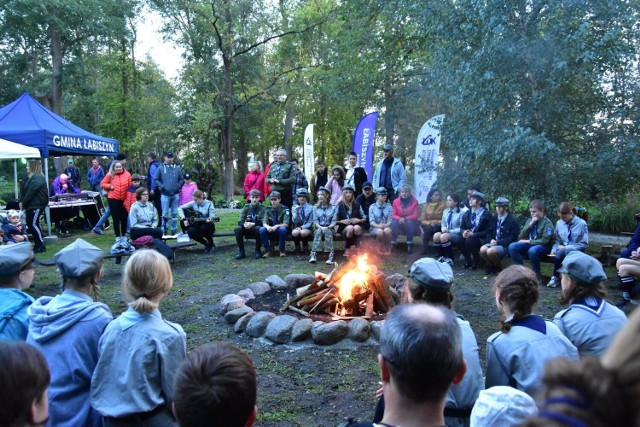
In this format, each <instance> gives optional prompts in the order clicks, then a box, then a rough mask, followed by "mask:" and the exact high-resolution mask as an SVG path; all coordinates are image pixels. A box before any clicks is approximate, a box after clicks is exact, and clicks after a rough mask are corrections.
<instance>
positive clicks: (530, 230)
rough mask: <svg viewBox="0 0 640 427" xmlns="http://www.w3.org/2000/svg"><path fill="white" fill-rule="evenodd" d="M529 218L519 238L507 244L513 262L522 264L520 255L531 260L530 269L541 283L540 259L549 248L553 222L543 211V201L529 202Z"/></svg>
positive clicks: (551, 241)
mask: <svg viewBox="0 0 640 427" xmlns="http://www.w3.org/2000/svg"><path fill="white" fill-rule="evenodd" d="M529 213H530V215H531V217H530V218H528V219H527V222H525V224H524V227H522V230H521V231H520V236H519V237H520V240H518V241H517V242H513V243H511V244H510V245H509V255H510V256H511V261H513V263H514V264H518V265H522V262H523V260H522V256H523V255H527V256H528V258H529V261H530V262H531V269H532V270H533V272H534V273H536V276H537V277H538V281H539V282H540V284H542V275H541V272H540V260H541V259H542V257H544V256H545V255H547V254H548V253H549V251H550V250H551V245H552V243H553V240H552V239H553V224H552V223H551V220H550V219H549V218H547V217H546V216H545V215H544V213H545V209H544V202H543V201H542V200H532V201H531V203H529Z"/></svg>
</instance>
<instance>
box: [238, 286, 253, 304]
mask: <svg viewBox="0 0 640 427" xmlns="http://www.w3.org/2000/svg"><path fill="white" fill-rule="evenodd" d="M238 295H239V296H241V297H242V298H244V300H245V301H249V300H252V299H255V297H256V295H255V294H254V293H253V291H252V290H251V289H249V288H247V289H243V290H241V291H239V292H238Z"/></svg>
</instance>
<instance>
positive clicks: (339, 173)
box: [327, 166, 345, 206]
mask: <svg viewBox="0 0 640 427" xmlns="http://www.w3.org/2000/svg"><path fill="white" fill-rule="evenodd" d="M344 178H345V173H344V169H343V168H342V167H341V166H334V167H332V168H331V178H329V180H328V181H327V189H328V190H329V191H330V192H331V200H330V203H331V204H332V205H333V206H336V205H337V204H338V203H339V202H341V201H342V188H343V187H344Z"/></svg>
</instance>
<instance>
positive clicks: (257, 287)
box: [249, 282, 271, 296]
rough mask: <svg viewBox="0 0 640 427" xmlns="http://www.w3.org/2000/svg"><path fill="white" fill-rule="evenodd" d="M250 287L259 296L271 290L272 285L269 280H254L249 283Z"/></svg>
mask: <svg viewBox="0 0 640 427" xmlns="http://www.w3.org/2000/svg"><path fill="white" fill-rule="evenodd" d="M249 289H251V292H253V294H254V295H256V296H258V295H262V294H266V293H267V292H269V291H270V290H271V286H269V284H268V283H267V282H253V283H251V284H250V285H249Z"/></svg>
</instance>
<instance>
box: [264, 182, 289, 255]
mask: <svg viewBox="0 0 640 427" xmlns="http://www.w3.org/2000/svg"><path fill="white" fill-rule="evenodd" d="M269 200H271V206H269V207H267V208H266V209H265V211H264V215H263V217H262V224H263V225H262V227H260V239H261V240H262V244H263V245H264V250H265V253H264V255H263V256H262V258H269V257H270V256H271V242H270V241H269V238H270V237H278V249H279V250H280V256H281V257H284V256H286V254H285V252H284V247H285V244H286V239H287V230H288V228H289V224H290V223H291V219H290V217H291V215H290V214H289V208H288V207H287V206H284V205H282V204H280V200H281V196H280V192H279V191H272V192H271V194H270V195H269Z"/></svg>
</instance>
